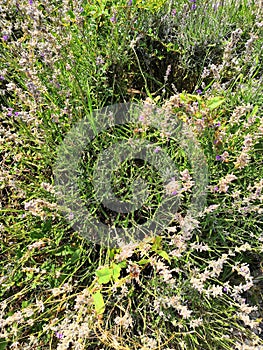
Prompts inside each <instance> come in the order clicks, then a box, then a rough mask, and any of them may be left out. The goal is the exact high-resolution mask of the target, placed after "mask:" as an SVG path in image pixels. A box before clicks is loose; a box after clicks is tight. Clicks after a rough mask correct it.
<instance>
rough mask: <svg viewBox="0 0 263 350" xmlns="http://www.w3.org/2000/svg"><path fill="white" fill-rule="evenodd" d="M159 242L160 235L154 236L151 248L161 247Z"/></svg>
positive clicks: (160, 239)
mask: <svg viewBox="0 0 263 350" xmlns="http://www.w3.org/2000/svg"><path fill="white" fill-rule="evenodd" d="M161 242H162V237H160V236H156V237H155V238H154V243H153V245H152V250H153V251H156V250H158V248H160V247H161Z"/></svg>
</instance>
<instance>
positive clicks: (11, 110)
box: [7, 108, 13, 117]
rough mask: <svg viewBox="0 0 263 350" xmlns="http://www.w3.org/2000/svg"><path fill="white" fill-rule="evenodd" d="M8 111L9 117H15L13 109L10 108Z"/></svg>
mask: <svg viewBox="0 0 263 350" xmlns="http://www.w3.org/2000/svg"><path fill="white" fill-rule="evenodd" d="M7 110H8V112H7V116H8V117H11V116H12V115H13V108H8V109H7Z"/></svg>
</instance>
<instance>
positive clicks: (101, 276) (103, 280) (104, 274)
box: [96, 267, 113, 284]
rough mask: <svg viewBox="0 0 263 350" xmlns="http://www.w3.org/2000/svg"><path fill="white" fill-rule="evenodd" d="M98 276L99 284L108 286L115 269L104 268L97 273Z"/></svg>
mask: <svg viewBox="0 0 263 350" xmlns="http://www.w3.org/2000/svg"><path fill="white" fill-rule="evenodd" d="M96 275H97V277H98V282H99V283H100V284H107V283H109V282H110V280H111V278H112V275H113V269H111V268H109V267H104V268H103V269H101V270H97V271H96Z"/></svg>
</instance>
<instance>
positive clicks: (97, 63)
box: [96, 56, 105, 65]
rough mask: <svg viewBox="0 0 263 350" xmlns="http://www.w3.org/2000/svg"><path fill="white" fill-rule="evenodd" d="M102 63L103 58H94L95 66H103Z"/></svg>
mask: <svg viewBox="0 0 263 350" xmlns="http://www.w3.org/2000/svg"><path fill="white" fill-rule="evenodd" d="M104 63H105V62H104V60H103V58H102V57H101V56H98V57H97V58H96V65H100V64H104Z"/></svg>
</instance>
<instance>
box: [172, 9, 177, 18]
mask: <svg viewBox="0 0 263 350" xmlns="http://www.w3.org/2000/svg"><path fill="white" fill-rule="evenodd" d="M171 15H172V16H173V17H174V16H175V15H176V9H172V11H171Z"/></svg>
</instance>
